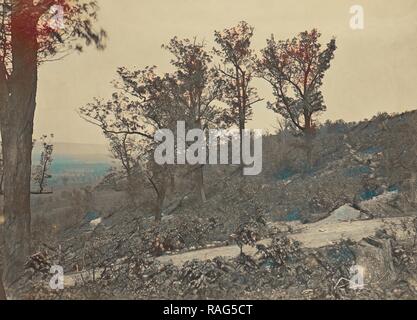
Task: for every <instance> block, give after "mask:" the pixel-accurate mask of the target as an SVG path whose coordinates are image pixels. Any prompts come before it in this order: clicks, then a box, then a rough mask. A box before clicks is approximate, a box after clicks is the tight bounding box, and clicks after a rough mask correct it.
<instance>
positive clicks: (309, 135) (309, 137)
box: [304, 114, 314, 170]
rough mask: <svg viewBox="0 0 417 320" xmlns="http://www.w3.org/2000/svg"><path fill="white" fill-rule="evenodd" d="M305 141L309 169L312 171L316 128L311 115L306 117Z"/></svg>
mask: <svg viewBox="0 0 417 320" xmlns="http://www.w3.org/2000/svg"><path fill="white" fill-rule="evenodd" d="M304 124H305V125H304V141H305V146H306V149H305V150H306V157H307V168H308V170H310V169H311V167H312V166H313V157H312V155H313V140H314V128H313V125H312V122H311V115H308V114H307V115H306V114H305V115H304Z"/></svg>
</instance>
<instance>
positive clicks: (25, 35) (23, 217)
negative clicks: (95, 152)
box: [0, 0, 105, 287]
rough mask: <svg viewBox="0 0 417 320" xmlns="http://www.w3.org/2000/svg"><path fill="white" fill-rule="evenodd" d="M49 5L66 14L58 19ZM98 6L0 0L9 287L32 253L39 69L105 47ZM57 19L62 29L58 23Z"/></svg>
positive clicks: (0, 116)
mask: <svg viewBox="0 0 417 320" xmlns="http://www.w3.org/2000/svg"><path fill="white" fill-rule="evenodd" d="M53 5H59V6H60V8H62V9H63V10H62V11H63V13H64V15H63V16H62V17H59V16H56V13H57V12H56V10H52V12H51V8H53ZM96 11H97V4H96V3H95V2H94V1H83V0H37V1H34V0H3V1H1V2H0V14H1V17H0V127H1V136H2V148H3V157H4V159H3V160H4V164H3V165H4V172H5V175H4V214H5V225H4V238H5V250H4V262H5V263H4V270H3V272H4V275H3V277H4V280H5V286H6V287H10V286H11V285H12V284H13V283H15V282H16V280H18V279H19V278H20V275H21V274H22V273H23V270H24V264H25V260H26V257H27V256H28V255H29V253H30V221H31V216H30V180H31V153H32V133H33V120H34V113H35V108H36V94H37V81H38V66H39V64H40V63H42V62H45V61H50V60H53V59H60V58H63V57H64V56H65V55H67V54H68V53H70V52H73V51H74V50H76V51H81V50H82V47H83V45H84V44H86V45H89V44H95V45H96V46H97V47H98V48H100V49H101V48H103V46H102V40H103V38H104V36H105V33H104V31H98V32H95V31H94V30H93V28H92V25H93V21H94V20H96ZM61 18H62V19H63V22H64V27H63V28H62V24H61V23H60V22H61V21H59V20H61Z"/></svg>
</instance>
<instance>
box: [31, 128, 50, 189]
mask: <svg viewBox="0 0 417 320" xmlns="http://www.w3.org/2000/svg"><path fill="white" fill-rule="evenodd" d="M53 137H54V135H53V134H51V135H50V138H51V139H52V138H53ZM39 142H40V143H41V147H42V151H41V155H40V160H39V164H38V165H37V166H36V167H35V170H34V171H33V173H32V177H33V181H34V182H35V184H36V185H37V186H38V187H39V194H42V193H44V190H45V188H46V186H47V185H48V179H50V178H51V177H52V176H51V175H50V174H49V169H50V167H51V164H52V160H53V158H52V152H53V151H54V145H53V144H52V143H51V142H50V141H49V140H48V136H47V135H42V137H41V138H40V139H39Z"/></svg>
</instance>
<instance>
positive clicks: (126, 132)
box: [80, 67, 183, 221]
mask: <svg viewBox="0 0 417 320" xmlns="http://www.w3.org/2000/svg"><path fill="white" fill-rule="evenodd" d="M118 73H119V76H120V80H119V81H116V82H115V87H116V89H117V91H116V92H115V93H114V94H113V95H112V98H111V99H110V100H108V101H103V100H99V99H95V100H94V102H92V103H90V104H88V105H87V106H85V107H81V108H80V115H81V117H82V118H84V119H85V120H86V121H88V122H90V123H92V124H94V125H97V126H99V127H100V128H101V129H102V131H103V133H104V134H105V135H106V137H108V138H109V139H112V141H113V147H116V149H113V152H114V153H113V154H114V155H115V156H116V157H117V158H118V159H119V160H120V161H122V165H123V166H124V169H125V170H126V173H127V171H129V172H131V171H132V170H141V172H142V173H143V174H144V175H145V177H146V179H147V180H148V181H149V182H150V183H151V185H152V188H153V189H154V190H155V194H156V202H157V205H156V213H155V220H157V221H160V219H161V211H162V204H163V202H164V199H165V195H166V189H167V188H166V185H165V184H166V182H167V179H166V177H170V171H169V170H167V168H166V166H160V167H159V168H157V167H156V165H155V164H154V163H153V157H151V155H153V150H154V147H155V142H154V133H155V132H156V131H157V130H159V129H165V128H168V129H174V128H175V126H176V119H177V117H178V114H182V113H180V111H179V108H180V106H183V103H182V102H180V101H178V99H179V95H178V94H177V92H179V91H180V88H179V84H178V82H177V80H176V79H175V78H174V77H173V76H171V75H168V74H167V75H164V76H158V75H157V74H156V73H155V68H154V67H151V68H149V67H148V68H145V69H144V70H135V71H129V70H127V69H126V68H120V69H119V70H118ZM128 139H130V140H129V141H130V142H129V145H127V144H126V143H124V144H123V141H125V142H126V141H127V140H128ZM115 143H116V144H115ZM133 149H134V153H132V151H133Z"/></svg>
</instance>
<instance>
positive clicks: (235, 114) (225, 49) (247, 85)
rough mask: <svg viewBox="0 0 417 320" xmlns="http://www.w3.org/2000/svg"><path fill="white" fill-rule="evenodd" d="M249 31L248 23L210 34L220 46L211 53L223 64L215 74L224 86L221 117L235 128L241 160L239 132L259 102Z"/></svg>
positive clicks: (250, 29)
mask: <svg viewBox="0 0 417 320" xmlns="http://www.w3.org/2000/svg"><path fill="white" fill-rule="evenodd" d="M253 30H254V29H253V27H251V26H250V25H248V23H246V22H245V21H241V22H240V23H239V24H238V25H237V26H235V27H232V28H230V29H225V30H223V31H215V33H214V36H215V41H216V43H217V44H218V45H219V47H220V48H219V49H216V48H215V49H214V52H215V53H216V54H217V55H218V56H219V57H220V59H221V62H222V63H223V66H219V67H218V71H219V72H220V73H221V74H222V75H223V79H224V81H225V83H226V85H225V90H224V94H223V101H224V102H225V103H226V104H227V105H228V106H229V107H230V109H229V111H228V112H226V113H225V114H224V120H225V121H226V122H228V123H230V124H233V125H237V126H238V128H239V132H240V138H241V139H240V143H241V145H240V151H241V159H243V158H242V150H243V148H242V136H243V130H244V129H245V127H246V122H247V121H248V120H250V117H251V116H252V106H253V105H254V104H255V103H256V102H259V101H261V100H262V99H260V98H259V97H258V94H257V91H256V89H255V88H254V87H253V86H251V81H252V79H253V77H254V72H255V68H254V61H253V60H254V53H253V50H252V49H251V48H250V45H251V39H252V36H253Z"/></svg>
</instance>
